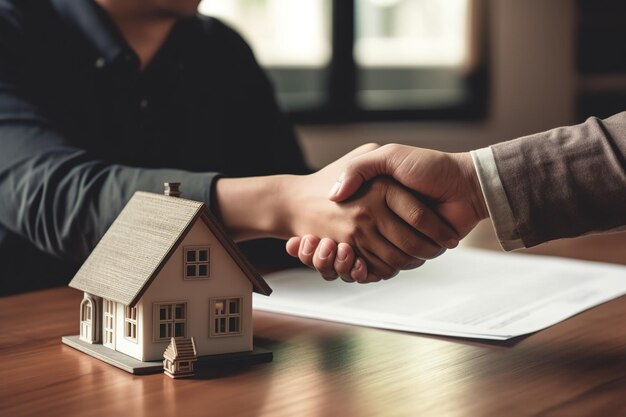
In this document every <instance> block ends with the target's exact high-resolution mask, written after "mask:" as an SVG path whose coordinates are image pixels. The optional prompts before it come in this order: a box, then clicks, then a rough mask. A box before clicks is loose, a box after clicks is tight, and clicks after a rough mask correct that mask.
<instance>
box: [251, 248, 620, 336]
mask: <svg viewBox="0 0 626 417" xmlns="http://www.w3.org/2000/svg"><path fill="white" fill-rule="evenodd" d="M265 278H266V280H267V282H268V283H269V285H270V286H271V287H272V289H273V290H274V292H273V293H272V295H271V296H270V297H265V296H260V295H258V294H255V295H254V308H255V309H257V310H264V311H271V312H275V313H283V314H291V315H296V316H302V317H310V318H316V319H322V320H330V321H337V322H342V323H350V324H356V325H362V326H370V327H380V328H384V329H394V330H402V331H409V332H418V333H430V334H437V335H446V336H459V337H471V338H481V339H494V340H506V339H509V338H512V337H515V336H520V335H523V334H527V333H531V332H535V331H538V330H541V329H545V328H546V327H548V326H551V325H553V324H556V323H558V322H560V321H562V320H565V319H567V318H568V317H571V316H573V315H575V314H577V313H580V312H581V311H584V310H586V309H589V308H591V307H594V306H597V305H598V304H601V303H603V302H606V301H609V300H611V299H613V298H616V297H618V296H620V295H623V294H626V266H620V265H612V264H603V263H595V262H586V261H575V260H569V259H564V258H554V257H544V256H536V255H524V254H506V253H501V252H493V251H486V250H478V249H466V248H458V249H455V250H452V251H448V252H447V253H446V254H444V255H443V256H441V257H439V258H437V259H435V260H432V261H429V262H426V264H425V265H424V266H422V267H420V268H418V269H415V270H412V271H404V272H401V273H400V274H399V275H398V276H396V277H395V278H392V279H390V280H388V281H380V282H378V283H371V284H365V285H363V284H356V283H345V282H343V281H341V280H340V279H338V280H337V281H332V282H327V281H324V280H323V279H322V278H321V277H320V276H319V274H318V273H317V272H315V271H313V270H310V269H292V270H288V271H282V272H278V273H274V274H268V275H267V276H266V277H265Z"/></svg>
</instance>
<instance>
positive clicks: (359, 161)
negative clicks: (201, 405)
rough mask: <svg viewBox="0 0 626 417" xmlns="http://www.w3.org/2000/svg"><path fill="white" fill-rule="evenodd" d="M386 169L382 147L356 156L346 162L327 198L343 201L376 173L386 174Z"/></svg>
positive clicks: (385, 159)
mask: <svg viewBox="0 0 626 417" xmlns="http://www.w3.org/2000/svg"><path fill="white" fill-rule="evenodd" d="M387 171H388V166H387V156H386V154H385V152H384V151H383V148H379V149H376V150H374V151H371V152H368V153H366V154H364V155H361V156H358V157H356V158H354V159H352V160H351V161H350V162H349V163H348V165H347V166H346V169H345V170H344V171H343V172H342V173H341V175H340V176H339V178H338V179H337V182H336V183H335V184H334V185H333V187H332V188H331V190H330V193H329V194H328V198H329V199H330V200H331V201H336V202H339V201H343V200H345V199H346V198H348V197H350V196H351V195H352V194H354V193H355V192H356V191H357V190H358V189H359V187H360V186H361V184H363V183H364V182H366V181H368V180H370V179H372V178H374V177H377V176H378V175H383V174H387V173H388V172H387Z"/></svg>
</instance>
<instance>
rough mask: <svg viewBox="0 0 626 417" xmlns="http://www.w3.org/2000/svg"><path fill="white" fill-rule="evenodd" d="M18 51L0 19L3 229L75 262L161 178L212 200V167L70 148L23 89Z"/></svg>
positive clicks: (15, 37)
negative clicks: (154, 163)
mask: <svg viewBox="0 0 626 417" xmlns="http://www.w3.org/2000/svg"><path fill="white" fill-rule="evenodd" d="M23 49H24V48H20V38H19V30H17V29H15V28H12V26H11V21H10V20H9V19H4V18H3V19H0V225H1V226H2V227H4V228H6V229H8V230H11V231H12V232H14V233H16V234H18V235H20V236H22V237H24V238H26V239H27V240H28V241H30V242H32V243H33V244H34V245H35V246H37V247H38V248H40V249H41V250H43V251H45V252H48V253H51V254H54V255H57V256H60V257H64V258H66V259H71V260H77V261H81V260H83V259H85V258H86V257H87V255H88V254H89V253H90V251H91V250H92V249H93V247H94V246H95V245H96V244H97V242H98V241H99V240H100V238H101V236H102V235H103V234H104V232H105V231H106V230H107V229H108V227H109V225H110V224H111V223H112V222H113V220H114V219H115V217H116V216H117V214H119V212H120V211H121V210H122V208H123V207H124V205H125V204H126V203H127V202H128V200H129V199H130V198H131V196H132V195H133V194H134V192H135V191H137V190H143V191H151V192H157V193H160V192H162V191H163V182H166V181H179V182H182V183H183V185H182V188H181V191H182V192H183V193H184V196H185V197H186V198H190V199H194V200H198V201H203V202H205V203H207V204H209V203H210V196H211V188H212V184H213V182H214V180H215V178H216V176H217V174H216V173H191V172H187V171H184V170H175V169H141V168H135V167H130V166H124V165H116V164H106V163H104V162H102V161H98V160H95V159H93V158H91V157H90V155H89V154H87V153H86V152H85V151H84V150H81V149H77V148H75V147H72V146H70V145H69V144H68V143H67V141H66V140H65V139H64V137H63V134H62V133H61V132H59V131H57V130H56V129H55V126H54V123H53V122H51V121H50V120H48V119H47V118H46V116H45V114H43V113H42V112H41V111H40V109H39V108H38V107H37V105H36V103H34V102H32V101H31V100H30V99H29V97H28V93H27V92H26V89H25V88H23V87H24V84H23V82H24V81H23V80H22V79H21V77H20V73H21V71H20V65H22V62H24V60H23V59H22V57H21V56H20V54H21V53H23V52H22V51H23ZM0 228H1V227H0Z"/></svg>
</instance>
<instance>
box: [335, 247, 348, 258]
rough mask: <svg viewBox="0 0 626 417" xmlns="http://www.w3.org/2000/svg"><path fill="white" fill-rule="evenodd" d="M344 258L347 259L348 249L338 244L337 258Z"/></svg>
mask: <svg viewBox="0 0 626 417" xmlns="http://www.w3.org/2000/svg"><path fill="white" fill-rule="evenodd" d="M346 259H348V250H347V249H346V248H345V247H344V246H343V245H339V247H338V248H337V260H338V261H339V262H345V260H346Z"/></svg>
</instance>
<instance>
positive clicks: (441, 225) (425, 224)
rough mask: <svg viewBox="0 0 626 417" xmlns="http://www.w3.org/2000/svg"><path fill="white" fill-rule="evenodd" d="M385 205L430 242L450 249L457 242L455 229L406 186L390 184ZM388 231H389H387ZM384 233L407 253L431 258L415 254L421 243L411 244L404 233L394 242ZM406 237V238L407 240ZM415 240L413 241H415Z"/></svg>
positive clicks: (387, 235)
mask: <svg viewBox="0 0 626 417" xmlns="http://www.w3.org/2000/svg"><path fill="white" fill-rule="evenodd" d="M385 200H386V202H387V207H389V209H390V210H391V211H393V212H394V213H395V214H396V215H397V216H398V217H400V218H401V219H402V220H404V222H406V223H407V224H408V225H410V226H411V227H412V228H413V229H414V230H416V231H418V232H419V233H421V234H422V235H424V236H426V237H428V238H429V239H430V240H431V241H432V242H434V243H436V244H437V245H439V247H445V248H448V249H452V248H454V247H456V246H457V245H458V244H459V240H460V237H459V235H458V234H457V233H456V231H455V230H454V229H453V228H452V227H450V225H449V224H448V223H446V221H445V220H443V219H442V218H441V217H439V216H438V215H437V213H435V211H433V210H432V209H431V208H430V207H428V206H427V205H426V204H424V203H423V202H422V201H420V200H419V199H418V198H417V197H416V196H415V195H413V194H412V193H411V192H410V191H409V190H407V189H406V188H404V187H402V186H400V185H399V184H398V185H393V186H390V187H389V188H388V189H387V193H386V194H385ZM388 233H390V231H388ZM388 233H385V237H387V239H389V240H390V241H392V243H401V244H402V246H398V247H400V248H402V250H404V251H405V252H406V253H408V254H409V255H413V256H416V257H419V258H421V259H431V258H430V257H422V256H418V255H417V254H416V251H419V250H420V249H421V244H418V245H417V247H415V245H413V244H411V243H412V242H411V239H410V238H408V236H407V234H406V233H404V234H403V237H402V241H400V242H396V241H395V240H392V239H390V234H388ZM407 239H408V240H407ZM415 242H416V241H413V243H415Z"/></svg>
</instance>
